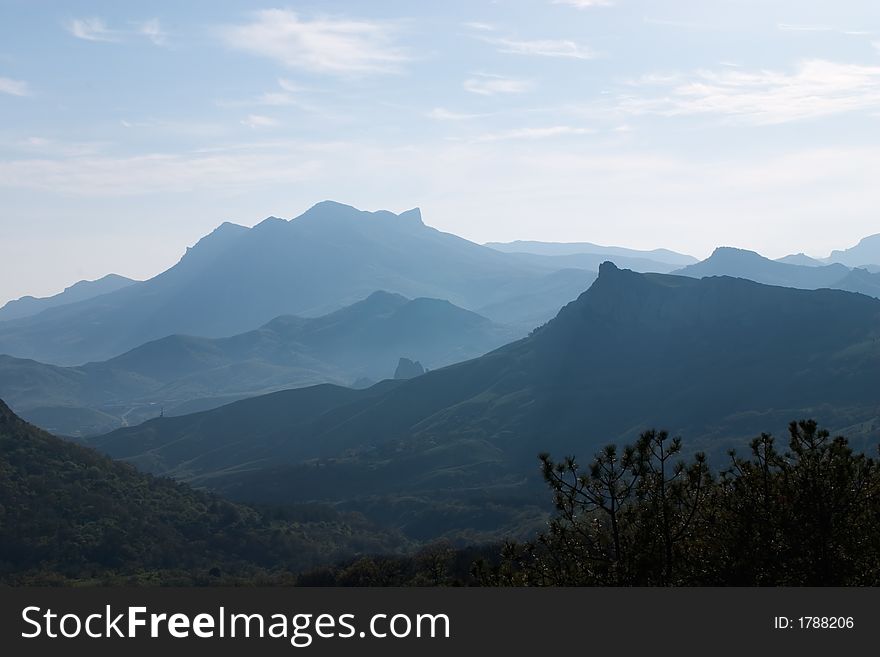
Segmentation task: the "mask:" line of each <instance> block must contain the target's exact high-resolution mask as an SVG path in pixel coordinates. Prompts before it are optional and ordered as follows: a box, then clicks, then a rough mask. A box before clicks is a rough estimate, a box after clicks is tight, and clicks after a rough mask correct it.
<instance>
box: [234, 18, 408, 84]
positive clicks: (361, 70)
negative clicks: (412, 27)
mask: <svg viewBox="0 0 880 657" xmlns="http://www.w3.org/2000/svg"><path fill="white" fill-rule="evenodd" d="M397 27H398V26H397V25H396V24H393V23H389V22H380V21H372V20H354V19H335V18H326V17H324V18H318V19H315V20H304V19H301V18H300V17H299V15H298V14H297V13H295V12H293V11H290V10H286V9H266V10H262V11H258V12H256V13H255V14H254V16H253V19H252V20H251V21H250V22H248V23H245V24H243V25H228V26H224V27H221V28H219V30H218V33H219V34H220V36H221V38H222V39H223V41H224V42H225V43H226V44H227V45H228V46H230V47H231V48H235V49H237V50H242V51H245V52H249V53H252V54H255V55H260V56H262V57H268V58H270V59H274V60H275V61H277V62H279V63H281V64H282V65H284V66H287V67H289V68H296V69H303V70H306V71H310V72H318V73H332V74H342V75H350V74H367V73H388V72H393V71H397V70H399V68H400V66H401V64H403V63H404V62H406V61H407V60H408V59H409V57H408V56H407V54H406V53H405V52H404V51H403V50H402V49H401V48H400V47H398V46H396V45H395V43H394V40H393V37H394V35H395V33H396V32H397Z"/></svg>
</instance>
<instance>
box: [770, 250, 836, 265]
mask: <svg viewBox="0 0 880 657" xmlns="http://www.w3.org/2000/svg"><path fill="white" fill-rule="evenodd" d="M776 262H784V263H785V264H787V265H803V266H804V267H822V266H824V265H825V264H826V263H824V262H822V261H821V260H817V259H816V258H811V257H810V256H808V255H807V254H805V253H793V254H791V255H787V256H785V257H783V258H777V259H776Z"/></svg>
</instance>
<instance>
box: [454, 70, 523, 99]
mask: <svg viewBox="0 0 880 657" xmlns="http://www.w3.org/2000/svg"><path fill="white" fill-rule="evenodd" d="M464 88H465V91H470V92H471V93H474V94H480V95H481V96H494V95H495V94H521V93H524V92H526V91H529V90H530V89H531V88H532V83H531V82H530V81H529V80H521V79H518V78H507V77H504V76H502V75H491V74H489V73H477V74H475V75H474V76H473V77H470V78H468V79H467V80H465V81H464Z"/></svg>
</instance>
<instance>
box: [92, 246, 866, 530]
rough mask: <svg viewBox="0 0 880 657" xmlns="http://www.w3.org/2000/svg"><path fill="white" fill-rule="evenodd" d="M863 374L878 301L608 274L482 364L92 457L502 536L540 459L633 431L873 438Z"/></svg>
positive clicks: (230, 419)
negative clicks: (452, 509)
mask: <svg viewBox="0 0 880 657" xmlns="http://www.w3.org/2000/svg"><path fill="white" fill-rule="evenodd" d="M878 367H880V301H878V300H876V299H872V298H869V297H866V296H862V295H858V294H851V293H848V292H843V291H838V290H817V291H806V290H796V289H790V288H785V287H775V286H766V285H761V284H758V283H754V282H752V281H748V280H743V279H738V278H730V277H712V278H703V279H694V278H689V277H683V276H669V275H662V274H637V273H633V272H630V271H621V270H618V269H617V268H616V267H614V265H612V264H610V263H609V264H606V265H603V267H602V268H601V270H600V273H599V277H598V279H597V280H596V282H595V283H594V284H593V285H592V286H591V287H590V289H589V290H588V291H587V292H585V293H584V294H582V295H581V296H580V297H579V298H578V299H577V300H576V301H574V302H572V303H570V304H568V305H567V306H566V307H565V308H563V310H562V311H560V313H559V314H558V316H557V317H556V318H555V319H554V320H552V321H551V322H549V323H548V324H547V325H545V326H544V327H542V328H540V329H539V330H537V331H535V332H534V333H533V334H532V335H531V336H530V337H528V338H525V339H522V340H519V341H517V342H514V343H511V344H509V345H507V346H505V347H502V348H500V349H497V350H495V351H493V352H491V353H488V354H486V355H485V356H482V357H480V358H477V359H474V360H471V361H467V362H464V363H460V364H457V365H452V366H449V367H445V368H441V369H439V370H432V371H430V372H427V373H426V374H424V375H422V376H419V377H417V378H415V379H411V380H408V381H393V382H391V381H389V382H384V383H382V384H379V385H376V386H373V387H372V388H369V389H366V390H351V389H345V388H339V387H335V386H321V387H312V388H306V389H300V390H291V391H284V392H279V393H275V394H274V395H269V396H263V397H258V398H255V399H249V400H244V401H241V402H237V403H234V404H230V405H227V406H224V407H222V408H219V409H215V410H212V411H208V412H205V413H199V414H195V415H188V416H184V417H176V418H164V419H157V420H151V421H149V422H146V423H144V424H143V425H141V426H138V427H133V428H128V429H121V430H118V431H115V432H113V433H110V434H108V435H106V436H102V437H98V438H96V439H94V444H95V445H96V446H98V447H100V448H101V449H103V450H105V451H107V452H108V453H109V454H111V455H113V456H115V457H118V458H124V459H128V460H130V461H132V462H133V463H136V464H137V465H139V466H140V467H144V468H147V469H149V470H151V471H154V472H161V473H168V474H171V475H174V476H177V477H181V478H183V479H185V480H188V481H193V482H197V483H199V484H202V485H208V486H212V487H215V488H218V489H220V490H222V491H225V492H226V493H227V494H230V495H233V496H235V497H237V498H240V499H245V500H246V499H253V500H262V501H269V500H275V501H278V500H280V499H284V500H300V501H301V500H311V499H315V500H325V501H332V502H334V503H339V504H341V505H343V506H344V507H349V508H352V507H356V508H359V509H361V510H363V511H365V512H367V513H370V514H374V515H376V516H377V517H378V516H381V517H383V518H385V519H387V520H390V521H394V522H396V523H397V524H398V525H399V526H402V527H404V529H405V531H407V532H410V533H413V534H419V533H420V532H421V533H424V532H427V533H428V534H430V533H431V532H432V531H433V532H434V533H435V535H436V534H439V533H443V531H444V530H443V528H444V527H446V526H447V525H446V524H445V521H444V520H443V518H444V517H445V516H444V515H443V514H444V513H446V512H448V511H449V506H448V504H447V503H450V502H449V500H457V501H459V502H462V504H464V503H465V502H467V503H470V502H473V501H474V500H477V499H479V500H482V502H483V504H484V505H496V506H498V507H499V508H503V509H505V511H504V512H503V513H502V512H501V511H498V514H499V515H498V516H497V517H492V514H491V513H490V514H488V515H484V516H481V517H477V516H475V515H468V516H467V519H466V520H463V521H462V522H466V523H470V524H469V525H466V526H468V527H471V528H478V527H482V528H485V527H491V526H495V525H493V523H496V524H497V523H507V522H509V521H510V518H511V514H515V513H516V512H515V509H516V508H519V507H518V505H519V504H520V503H521V500H522V499H526V498H527V497H528V495H526V494H525V492H524V491H525V489H526V488H528V487H529V485H530V483H529V482H533V481H535V480H536V479H535V478H533V475H536V474H537V470H536V467H535V455H536V454H537V453H538V452H540V451H545V450H546V451H549V452H552V453H554V454H570V453H574V454H576V455H579V456H581V457H583V458H587V457H589V456H590V455H592V454H593V453H594V452H595V451H596V450H597V449H598V448H599V447H600V446H601V445H604V444H607V443H609V442H620V441H627V440H632V439H633V438H635V437H636V435H637V434H638V433H639V432H640V431H641V430H643V429H645V428H648V427H663V428H666V429H668V430H670V431H671V432H673V433H675V434H678V433H680V434H682V435H684V436H685V437H686V438H687V440H688V444H689V445H690V446H691V447H693V448H694V449H705V450H707V451H709V452H710V453H712V454H714V455H715V456H716V457H719V458H722V459H723V453H724V449H725V448H727V447H730V446H732V445H740V444H742V440H743V439H745V438H748V437H750V436H753V435H755V434H757V433H759V432H760V431H763V430H768V429H770V430H773V429H778V430H780V431H782V430H784V428H785V427H786V426H787V422H788V421H789V420H791V419H793V418H803V417H816V418H818V419H820V420H821V422H822V424H823V425H824V426H828V427H829V428H830V429H832V430H835V431H836V430H846V433H847V434H849V435H850V436H852V437H853V440H854V442H856V443H858V441H859V440H866V438H867V437H868V436H869V435H871V433H872V432H874V431H876V430H877V428H878V427H880V407H878V405H877V400H878V399H880V377H877V371H878ZM245 435H246V436H248V439H247V440H242V436H245ZM521 496H524V497H521ZM404 500H406V501H404ZM440 500H445V502H444V503H443V505H441V507H442V508H441V507H438V506H437V505H438V504H440V502H439V501H440ZM450 504H451V503H450ZM487 508H488V507H487ZM493 508H494V507H493ZM511 509H514V510H511ZM416 512H418V513H419V514H422V515H421V516H420V517H422V518H423V519H424V522H423V523H420V524H418V529H416V525H412V526H411V525H409V524H408V521H407V520H406V519H407V518H408V517H409V516H408V515H407V514H408V513H416ZM459 520H461V519H459ZM431 523H437V524H431ZM420 535H421V534H420Z"/></svg>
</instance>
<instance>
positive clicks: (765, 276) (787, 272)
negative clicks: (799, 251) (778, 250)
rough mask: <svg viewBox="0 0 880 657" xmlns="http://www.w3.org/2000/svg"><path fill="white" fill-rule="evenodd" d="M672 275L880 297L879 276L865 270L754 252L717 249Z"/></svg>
mask: <svg viewBox="0 0 880 657" xmlns="http://www.w3.org/2000/svg"><path fill="white" fill-rule="evenodd" d="M804 257H805V256H804ZM674 273H676V274H680V275H683V276H691V277H694V278H702V277H704V276H734V277H737V278H746V279H748V280H751V281H756V282H758V283H765V284H767V285H781V286H784V287H796V288H801V289H805V290H816V289H820V288H834V289H837V290H847V291H849V292H858V293H860V294H866V295H868V296H872V297H880V274H877V273H872V272H870V271H868V270H867V269H859V268H856V269H850V268H849V267H847V266H845V265H843V264H840V263H833V264H828V265H826V264H822V263H819V262H816V261H813V262H806V261H804V259H803V258H802V257H797V256H795V257H791V256H789V257H788V258H786V259H782V260H770V259H768V258H765V257H763V256H761V255H759V254H757V253H755V252H754V251H746V250H744V249H734V248H730V247H720V248H718V249H716V250H715V252H714V253H713V254H712V255H711V256H710V257H709V258H707V259H706V260H703V261H702V262H699V263H696V264H693V265H688V266H687V267H683V268H682V269H679V270H676V271H675V272H674Z"/></svg>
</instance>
